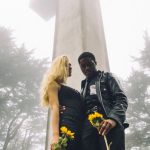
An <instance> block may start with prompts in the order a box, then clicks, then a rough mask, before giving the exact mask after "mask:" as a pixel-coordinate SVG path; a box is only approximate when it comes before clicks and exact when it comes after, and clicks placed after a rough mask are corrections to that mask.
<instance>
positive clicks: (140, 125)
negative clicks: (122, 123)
mask: <svg viewBox="0 0 150 150" xmlns="http://www.w3.org/2000/svg"><path fill="white" fill-rule="evenodd" d="M143 39H144V42H145V46H144V48H143V50H141V51H140V56H138V57H133V61H134V62H135V63H137V65H138V69H133V70H132V73H131V75H130V76H129V78H128V79H127V81H125V86H126V93H127V96H128V100H129V108H128V113H127V116H128V121H129V123H130V127H129V129H128V132H129V133H128V134H127V135H126V143H127V144H126V146H127V149H128V150H130V149H131V148H132V147H137V149H136V150H149V149H150V37H149V35H148V32H146V31H145V33H144V34H143ZM135 55H136V54H135ZM138 147H139V148H140V149H138Z"/></svg>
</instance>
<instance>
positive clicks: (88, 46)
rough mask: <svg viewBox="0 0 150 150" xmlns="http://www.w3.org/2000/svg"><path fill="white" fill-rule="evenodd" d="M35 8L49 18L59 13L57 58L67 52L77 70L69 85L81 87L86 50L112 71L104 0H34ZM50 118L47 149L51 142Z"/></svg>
mask: <svg viewBox="0 0 150 150" xmlns="http://www.w3.org/2000/svg"><path fill="white" fill-rule="evenodd" d="M30 6H31V8H32V9H33V10H34V11H36V12H37V13H38V14H39V15H40V16H41V17H42V18H44V19H45V20H48V19H50V18H51V17H53V16H56V23H55V34H54V49H53V58H54V57H56V56H58V55H61V54H67V55H69V57H70V61H71V64H72V68H73V72H72V77H71V78H70V79H69V81H68V84H69V85H70V86H72V87H74V88H77V89H80V81H81V80H82V79H83V78H84V77H83V75H82V73H81V71H80V68H79V65H78V61H77V59H78V56H79V55H80V54H81V53H82V52H84V51H90V52H92V53H94V54H95V56H96V60H97V63H98V68H100V69H101V70H104V71H109V63H108V55H107V49H106V43H105V36H104V30H103V22H102V16H101V8H100V0H30ZM49 134H50V130H49V117H48V128H47V138H46V147H45V150H48V145H49Z"/></svg>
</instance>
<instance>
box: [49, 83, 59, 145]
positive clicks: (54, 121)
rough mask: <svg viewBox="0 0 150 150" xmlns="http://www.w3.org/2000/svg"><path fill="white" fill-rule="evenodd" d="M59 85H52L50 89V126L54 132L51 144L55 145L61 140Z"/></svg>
mask: <svg viewBox="0 0 150 150" xmlns="http://www.w3.org/2000/svg"><path fill="white" fill-rule="evenodd" d="M58 90H59V87H58V85H55V84H54V85H52V86H50V88H49V91H48V96H49V105H50V110H51V112H50V126H51V130H52V139H51V144H55V143H57V142H58V139H59V100H58Z"/></svg>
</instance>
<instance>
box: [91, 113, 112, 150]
mask: <svg viewBox="0 0 150 150" xmlns="http://www.w3.org/2000/svg"><path fill="white" fill-rule="evenodd" d="M88 120H89V121H90V123H91V124H92V126H93V127H95V128H96V129H97V130H98V132H99V130H100V128H101V122H102V121H103V120H105V119H104V118H103V115H102V114H100V113H98V112H94V113H92V114H89V116H88ZM104 141H105V144H106V150H110V146H111V144H112V143H110V144H108V141H107V138H106V136H105V135H104Z"/></svg>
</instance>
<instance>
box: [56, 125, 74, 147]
mask: <svg viewBox="0 0 150 150" xmlns="http://www.w3.org/2000/svg"><path fill="white" fill-rule="evenodd" d="M60 131H61V133H62V136H61V137H60V138H59V140H58V143H57V144H55V145H54V150H66V147H67V142H68V141H69V140H73V139H74V134H75V133H73V132H72V131H71V130H69V129H68V128H67V127H65V126H62V127H61V128H60Z"/></svg>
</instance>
